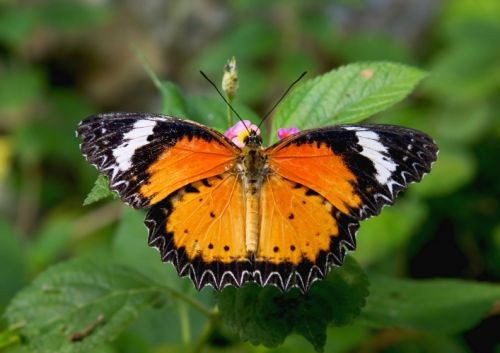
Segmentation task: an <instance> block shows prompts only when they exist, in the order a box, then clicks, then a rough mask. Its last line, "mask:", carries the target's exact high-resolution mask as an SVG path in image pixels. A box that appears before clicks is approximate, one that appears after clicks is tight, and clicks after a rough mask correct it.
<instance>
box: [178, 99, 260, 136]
mask: <svg viewBox="0 0 500 353" xmlns="http://www.w3.org/2000/svg"><path fill="white" fill-rule="evenodd" d="M186 101H187V105H188V107H189V114H188V116H189V118H190V119H192V120H195V121H197V122H199V123H201V124H204V125H206V126H209V127H211V128H214V129H217V130H219V131H225V130H227V129H228V128H229V127H228V126H227V113H226V109H227V108H226V105H225V103H224V102H223V101H222V99H221V98H220V97H219V96H188V97H186ZM233 106H234V109H236V111H237V112H238V113H239V114H240V115H241V117H242V118H243V119H248V120H251V121H252V122H253V123H257V124H258V123H259V120H260V118H259V116H258V115H257V114H256V113H255V112H254V111H252V110H251V109H250V108H248V107H247V106H246V105H244V104H241V103H239V102H235V103H234V104H233ZM234 118H235V119H236V117H234Z"/></svg>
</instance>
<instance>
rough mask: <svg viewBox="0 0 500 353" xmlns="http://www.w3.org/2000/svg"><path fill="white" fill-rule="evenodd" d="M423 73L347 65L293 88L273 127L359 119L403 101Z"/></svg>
mask: <svg viewBox="0 0 500 353" xmlns="http://www.w3.org/2000/svg"><path fill="white" fill-rule="evenodd" d="M424 76H425V73H424V72H422V71H420V70H418V69H415V68H412V67H408V66H404V65H401V64H394V63H383V62H367V63H359V64H350V65H346V66H344V67H341V68H339V69H337V70H333V71H331V72H329V73H327V74H324V75H321V76H319V77H317V78H315V79H312V80H309V81H307V82H305V83H304V84H303V85H301V86H300V87H299V88H297V89H296V90H294V91H293V92H292V93H291V94H290V95H289V96H288V97H287V98H286V100H285V101H284V102H283V104H282V105H281V106H280V107H279V108H278V111H277V112H276V115H275V117H274V119H273V129H272V130H273V131H275V130H277V128H278V127H280V126H287V127H288V126H297V127H298V128H299V129H310V128H314V127H316V128H317V127H321V126H324V125H326V124H330V125H331V124H346V123H355V122H358V121H360V120H362V119H366V118H368V117H369V116H371V115H373V114H375V113H378V112H380V111H382V110H384V109H387V108H388V107H390V106H391V105H393V104H395V103H397V102H399V101H400V100H402V99H403V98H404V97H406V96H407V95H408V94H409V93H410V92H411V90H412V89H413V88H414V87H415V85H416V84H417V83H418V82H419V81H420V80H421V79H422V78H423V77H424Z"/></svg>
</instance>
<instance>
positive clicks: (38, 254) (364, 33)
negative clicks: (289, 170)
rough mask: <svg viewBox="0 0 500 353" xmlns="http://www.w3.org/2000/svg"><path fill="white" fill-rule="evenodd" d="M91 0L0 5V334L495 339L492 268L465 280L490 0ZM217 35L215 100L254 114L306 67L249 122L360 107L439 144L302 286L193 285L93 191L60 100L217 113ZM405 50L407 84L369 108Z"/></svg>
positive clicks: (81, 109)
mask: <svg viewBox="0 0 500 353" xmlns="http://www.w3.org/2000/svg"><path fill="white" fill-rule="evenodd" d="M98 3H99V4H98ZM101 3H102V2H95V1H94V2H88V1H87V2H85V1H84V2H82V1H73V0H70V1H66V0H56V1H37V2H23V3H19V2H17V1H15V0H4V1H3V2H2V3H1V5H0V47H1V48H2V56H1V57H2V59H1V61H2V64H1V65H0V77H1V79H0V113H1V119H0V130H1V136H0V190H1V193H0V195H1V197H0V213H1V216H0V259H1V265H2V266H0V283H2V285H1V286H0V314H1V315H2V320H0V350H2V352H3V351H5V352H7V353H27V352H68V353H70V352H89V353H118V352H120V353H122V352H123V353H127V352H150V353H152V352H157V353H162V352H186V351H193V353H195V352H200V351H207V352H208V351H210V352H220V351H241V352H250V353H252V352H255V353H257V352H258V353H262V352H269V351H271V352H274V353H284V352H287V353H289V352H290V353H303V352H310V351H313V350H321V349H323V350H324V351H325V352H333V353H346V352H353V351H370V352H391V353H402V352H417V351H418V352H452V353H454V352H457V353H462V352H463V353H466V352H472V351H480V352H483V351H499V349H500V346H498V344H497V343H495V342H494V341H495V339H496V338H497V337H496V336H494V335H492V333H491V331H492V330H491V327H492V326H491V325H492V323H493V325H494V323H495V322H496V320H498V312H499V311H498V298H499V297H500V293H499V286H498V285H497V284H496V285H495V284H491V283H487V282H484V283H480V282H479V280H480V281H485V280H489V281H490V282H498V279H499V276H500V270H499V269H500V255H499V254H500V225H499V223H498V209H499V206H498V200H499V199H500V198H499V196H498V195H500V184H499V183H498V180H499V179H498V174H499V172H500V170H499V168H498V161H497V156H498V139H499V137H500V124H499V120H498V111H499V108H500V106H499V104H498V97H497V96H498V94H497V92H498V87H500V75H499V67H500V65H499V61H498V58H499V57H500V55H499V46H498V44H497V43H498V42H499V38H500V21H499V17H498V12H499V10H500V5H499V4H500V3H499V2H495V1H487V2H484V3H482V4H481V6H478V3H477V1H474V0H454V1H447V2H443V3H441V4H440V5H439V6H437V5H434V4H432V5H430V6H427V7H423V8H422V7H420V8H419V11H421V12H418V14H419V15H418V16H415V12H414V10H415V8H412V6H413V5H411V4H410V3H411V2H402V3H401V4H400V5H401V6H399V7H398V16H397V21H396V19H395V18H394V16H392V15H390V13H391V11H387V7H384V6H389V5H384V4H382V3H383V2H378V3H377V4H365V3H364V2H362V1H347V0H345V1H336V2H331V1H330V2H328V1H327V2H305V1H296V2H294V4H293V6H290V4H288V3H285V2H272V3H271V2H266V1H242V2H241V1H240V2H229V3H227V4H225V3H224V4H219V3H217V4H215V5H214V4H209V3H207V5H206V6H204V7H203V9H202V11H200V10H199V9H198V8H195V7H192V4H191V3H190V2H158V4H157V6H158V7H154V9H153V10H151V9H149V8H148V9H145V10H144V11H142V10H143V9H142V8H140V6H141V5H136V2H127V4H125V3H121V2H107V3H106V4H105V5H104V6H103V5H102V4H101ZM160 3H162V4H160ZM389 3H390V2H389ZM138 7H139V9H140V11H137V10H138ZM433 9H434V10H433ZM157 10H158V11H157ZM425 11H428V12H427V13H426V14H427V15H428V16H426V17H425V16H424V14H425ZM432 11H437V12H432ZM164 14H167V18H166V19H165V17H164ZM387 14H389V15H387ZM424 17H425V18H424ZM124 19H126V20H124ZM193 19H195V20H194V21H193ZM401 23H404V24H405V25H404V26H401ZM193 24H194V25H193ZM131 42H132V43H140V47H141V49H142V50H143V51H138V53H137V54H138V55H137V56H138V57H139V62H140V63H142V66H143V68H144V69H145V71H146V73H147V74H148V75H149V77H150V79H151V81H152V84H151V83H149V82H148V81H147V75H146V74H145V73H144V70H142V69H141V67H140V63H139V64H138V60H137V57H136V56H134V54H133V52H132V53H130V51H129V48H128V45H129V44H128V43H131ZM233 55H234V56H235V57H236V59H237V60H238V71H239V72H238V76H239V83H240V89H239V91H238V94H237V96H236V98H235V102H234V106H235V108H236V109H237V111H238V112H239V113H240V114H241V116H242V117H243V118H244V119H250V120H252V121H253V122H254V123H258V122H259V120H260V116H261V114H262V113H265V112H267V109H268V108H269V107H270V106H272V104H273V103H274V101H275V99H276V98H277V97H279V96H280V94H281V93H282V92H283V90H284V89H285V88H286V87H287V85H288V84H289V83H290V82H292V81H293V80H294V79H295V78H296V77H297V76H298V75H299V73H300V72H302V71H304V70H307V71H308V72H309V75H308V78H309V81H306V82H302V83H301V84H300V85H299V86H298V87H297V88H296V89H294V90H292V92H291V93H290V96H289V97H288V98H287V99H286V100H285V101H284V102H283V104H282V106H280V107H279V108H278V110H277V111H276V113H275V115H274V116H271V117H270V118H269V120H268V121H266V124H264V126H263V130H264V139H265V140H268V141H270V140H275V133H276V128H278V127H289V126H290V125H296V126H298V127H299V128H302V129H304V128H315V127H321V126H325V125H331V124H339V123H357V122H360V121H362V120H363V119H367V118H371V117H372V116H373V115H375V116H374V117H373V118H371V119H372V121H373V122H375V123H391V124H397V125H403V126H408V127H413V128H417V129H420V130H422V131H424V132H426V133H428V134H429V135H430V136H432V137H433V138H434V139H435V140H436V141H437V142H438V145H439V146H440V154H439V157H438V160H437V162H436V163H435V165H434V167H433V171H432V172H431V173H430V174H429V175H427V176H426V177H425V178H424V179H423V181H422V182H421V183H419V184H418V185H412V186H410V188H409V190H408V192H406V193H405V194H403V195H400V196H399V197H398V200H397V202H396V204H395V205H394V206H392V207H390V208H386V209H384V210H383V212H382V213H381V214H380V215H379V216H377V217H375V218H373V219H370V220H367V221H363V222H362V224H361V229H360V232H359V233H358V236H357V240H358V242H357V250H356V251H355V252H352V253H351V254H350V259H348V260H347V261H348V262H347V264H346V266H344V267H341V268H335V269H333V270H332V272H331V274H330V276H329V277H328V279H327V280H325V281H319V282H317V283H315V284H314V285H313V288H312V291H311V293H310V294H309V295H308V296H306V297H304V296H302V295H300V294H299V293H298V292H297V291H296V290H292V291H291V292H289V293H287V294H281V293H279V292H278V291H277V290H276V289H274V288H265V289H260V288H258V287H256V286H254V285H248V286H246V287H244V288H242V289H234V288H226V289H225V290H224V291H223V293H222V294H220V295H218V294H217V293H215V292H214V291H213V290H212V289H211V288H205V289H204V290H202V291H201V292H197V291H196V290H195V289H194V288H193V286H192V283H191V281H190V280H189V279H187V278H179V277H178V275H177V273H176V271H175V269H174V268H173V266H172V265H170V264H165V263H163V262H162V261H161V259H160V257H159V256H158V253H157V251H156V250H155V249H152V248H149V247H148V246H147V232H146V230H145V228H144V225H143V218H144V214H143V212H138V211H135V210H132V209H131V208H127V207H125V206H123V207H121V206H120V205H119V203H117V202H109V201H111V199H112V198H111V196H113V197H116V195H113V194H112V193H111V192H110V191H109V189H108V186H107V181H106V180H105V178H104V177H102V176H101V177H99V178H98V180H97V181H95V170H94V169H93V168H91V167H89V165H88V164H87V163H86V162H85V161H84V159H83V158H82V156H81V154H80V153H79V150H78V141H77V139H75V137H74V130H75V127H76V124H77V123H78V121H80V120H82V119H83V118H85V117H86V116H89V115H91V114H94V113H96V112H101V111H111V110H115V111H123V110H126V111H128V110H134V111H150V112H161V113H165V114H169V115H175V116H179V117H182V118H187V119H190V120H194V121H197V122H200V123H203V124H205V125H207V126H211V127H213V128H215V129H217V130H218V131H220V132H224V131H225V130H226V129H227V127H228V126H227V123H228V117H227V109H226V106H225V105H224V103H223V102H222V100H221V99H220V98H219V97H218V96H217V95H215V92H214V91H213V89H212V88H211V87H210V85H208V84H207V82H206V81H204V80H203V79H202V78H201V76H200V75H199V70H200V69H201V70H203V71H205V72H207V73H208V74H209V76H210V77H211V78H213V79H214V81H215V82H216V83H219V82H220V77H221V74H222V68H223V64H224V62H225V61H226V60H227V59H228V58H229V57H231V56H233ZM146 58H148V59H150V60H151V63H149V62H148V61H147V60H146ZM403 64H404V65H403ZM406 65H412V66H406ZM417 67H418V68H419V69H416V68H417ZM333 68H335V70H332V69H333ZM330 70H332V71H330ZM155 71H156V72H159V73H161V78H159V77H158V76H157V75H156V74H155ZM424 71H425V72H429V73H430V74H429V77H428V78H427V79H426V80H425V81H423V83H422V85H421V86H420V87H419V89H418V91H417V92H416V94H414V95H413V96H412V99H407V100H405V101H404V103H403V104H398V105H397V106H395V107H392V108H390V107H391V106H392V105H393V104H395V103H398V102H399V101H401V100H402V99H403V98H404V97H405V96H407V95H408V94H410V93H411V91H412V90H413V88H414V87H415V86H416V85H417V84H418V83H419V81H420V80H421V79H422V78H423V77H424V76H425V73H424ZM325 72H326V73H325ZM322 73H325V74H323V75H321V76H317V75H318V74H322ZM174 82H175V83H174ZM148 86H149V87H148ZM153 86H155V87H156V89H157V90H158V93H159V94H158V95H157V97H156V96H155V95H154V94H151V87H153ZM387 108H390V109H389V110H386V109H387ZM383 110H385V111H384V113H383V114H379V113H380V112H382V111H383ZM266 137H268V138H267V139H266ZM92 185H94V189H92V191H91V193H90V194H89V193H88V190H89V189H90V188H91V187H92ZM84 199H85V204H86V205H88V204H91V203H94V202H95V201H98V200H100V201H101V202H99V204H93V207H81V204H82V200H84ZM73 258H79V259H80V260H76V261H75V260H72V261H69V262H64V263H60V264H59V265H57V264H58V263H59V262H60V261H66V260H67V259H73ZM83 259H85V260H83ZM353 259H355V260H356V261H358V262H359V264H361V266H362V267H363V269H365V270H366V272H367V273H368V275H364V272H363V271H361V269H360V268H359V266H358V265H356V262H355V261H354V260H353ZM53 265H56V266H53ZM47 268H48V269H47ZM411 277H414V278H437V279H433V280H428V279H420V280H415V279H410V278H411ZM443 277H445V278H443ZM446 277H448V278H449V277H452V278H468V280H467V281H464V280H459V279H454V280H451V279H448V278H446ZM33 279H34V281H33ZM31 281H33V283H32V284H31V285H29V283H30V282H31ZM368 281H370V286H369V288H368V289H369V295H368V296H366V295H367V291H366V286H367V283H368ZM23 287H25V289H22V288H23ZM16 293H17V295H16ZM125 293H128V294H125ZM365 296H366V298H365ZM13 298H14V299H13ZM495 301H496V304H495ZM9 302H10V304H9ZM365 302H366V305H364V303H365ZM363 305H364V306H363ZM101 314H102V315H103V316H102V317H101V316H100V315H101ZM482 320H484V321H482ZM488 328H490V330H489V331H490V332H488ZM75 333H77V335H76V336H73V335H74V334H75ZM71 336H73V337H75V338H76V339H79V338H81V340H80V341H78V340H77V341H75V342H71V340H70V338H71ZM84 336H85V337H84ZM242 339H244V340H247V343H241V340H242ZM252 343H253V344H252ZM256 343H260V345H259V346H255V345H254V344H256ZM495 344H496V346H495ZM263 345H264V346H263ZM265 346H268V347H269V346H272V347H273V348H271V349H268V348H266V347H265Z"/></svg>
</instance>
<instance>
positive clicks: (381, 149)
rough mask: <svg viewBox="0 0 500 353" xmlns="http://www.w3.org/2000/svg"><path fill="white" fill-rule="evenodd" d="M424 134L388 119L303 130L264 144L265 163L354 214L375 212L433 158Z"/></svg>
mask: <svg viewBox="0 0 500 353" xmlns="http://www.w3.org/2000/svg"><path fill="white" fill-rule="evenodd" d="M437 151H438V149H437V146H436V144H435V143H434V141H433V140H432V139H431V138H430V137H429V136H427V135H425V134H423V133H421V132H419V131H416V130H413V129H407V128H402V127H398V126H392V125H344V126H338V127H328V128H323V129H314V130H308V131H304V132H302V133H299V134H297V135H295V136H291V137H290V138H288V139H286V140H283V141H281V142H280V143H277V144H276V145H274V146H272V147H270V148H268V150H267V151H266V152H267V154H268V160H269V165H270V166H271V168H272V170H274V171H276V173H278V174H280V175H281V176H283V177H284V178H286V179H289V180H291V181H295V182H297V183H299V184H302V185H305V186H307V187H308V188H310V189H312V190H314V191H316V192H317V193H319V194H321V195H322V196H324V197H325V198H326V199H327V200H328V201H330V202H331V203H332V204H333V205H335V207H337V208H338V209H339V210H340V211H342V212H343V213H346V214H348V215H350V216H352V217H355V218H357V219H364V218H366V217H369V216H373V215H376V214H378V213H379V212H380V210H381V209H382V207H383V206H384V205H387V204H391V203H393V202H394V199H395V197H396V195H397V194H398V192H399V191H401V190H403V189H405V188H406V187H407V186H408V184H409V183H410V182H415V181H420V179H421V178H422V176H423V175H424V174H425V173H428V172H429V171H430V169H431V164H432V163H433V162H434V161H435V160H436V156H437Z"/></svg>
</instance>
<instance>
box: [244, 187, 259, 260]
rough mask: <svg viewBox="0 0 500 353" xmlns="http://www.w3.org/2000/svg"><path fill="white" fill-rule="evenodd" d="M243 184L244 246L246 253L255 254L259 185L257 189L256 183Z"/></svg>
mask: <svg viewBox="0 0 500 353" xmlns="http://www.w3.org/2000/svg"><path fill="white" fill-rule="evenodd" d="M245 184H247V185H245V186H246V187H245V189H246V191H245V199H246V202H245V204H246V220H245V246H246V250H247V253H255V252H256V251H257V244H258V242H259V213H260V212H259V207H260V202H259V198H260V185H259V187H257V185H256V183H245Z"/></svg>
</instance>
